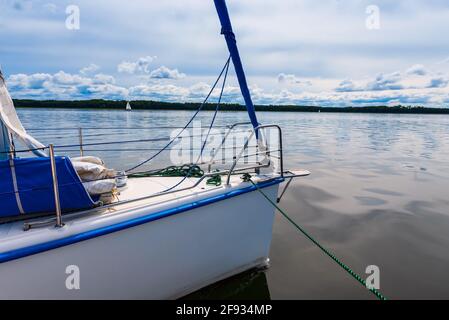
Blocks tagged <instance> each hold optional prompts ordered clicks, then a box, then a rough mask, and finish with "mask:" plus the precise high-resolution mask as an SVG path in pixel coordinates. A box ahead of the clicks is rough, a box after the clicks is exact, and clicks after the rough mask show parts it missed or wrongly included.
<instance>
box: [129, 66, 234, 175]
mask: <svg viewBox="0 0 449 320" xmlns="http://www.w3.org/2000/svg"><path fill="white" fill-rule="evenodd" d="M230 61H231V57H229V58H228V60H227V61H226V63H225V65H224V67H223V69H222V70H221V72H220V75H219V76H218V78H217V80H216V81H215V83H214V85H213V86H212V88H211V89H210V91H209V93H208V94H207V96H206V98H205V99H204V101H203V103H202V104H201V105H200V107H199V108H198V110H196V112H195V113H194V114H193V116H192V118H191V119H190V120H189V121H188V122H187V124H186V125H185V126H184V127H183V128H182V130H181V131H180V132H179V133H178V134H177V135H176V136H175V137H174V138H173V139H172V140H170V142H169V143H168V144H167V145H166V146H165V147H163V148H162V149H161V150H160V151H158V152H157V153H156V154H154V155H153V156H151V157H150V158H148V159H147V160H145V161H142V162H141V163H139V164H138V165H136V166H134V167H132V168H129V169H127V170H125V171H126V172H129V171H133V170H135V169H137V168H139V167H141V166H143V165H145V164H147V163H148V162H150V161H151V160H153V159H154V158H156V157H157V156H158V155H160V154H161V153H162V152H163V151H164V150H165V149H167V148H168V147H170V146H171V145H172V143H173V142H174V141H175V140H176V139H177V138H178V137H179V136H180V135H181V134H182V133H183V132H184V131H185V130H186V129H187V127H188V126H189V125H190V124H191V123H192V122H193V120H194V119H195V118H196V116H197V115H198V113H200V111H201V110H202V109H203V107H204V105H205V104H206V102H207V101H208V100H209V98H210V96H211V95H212V93H213V91H214V90H215V88H216V87H217V84H218V82H219V81H220V79H221V77H222V76H223V73H224V72H225V70H228V69H229V63H230Z"/></svg>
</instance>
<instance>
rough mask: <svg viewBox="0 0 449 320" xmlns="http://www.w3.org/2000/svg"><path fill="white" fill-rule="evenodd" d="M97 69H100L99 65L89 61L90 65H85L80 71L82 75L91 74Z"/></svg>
mask: <svg viewBox="0 0 449 320" xmlns="http://www.w3.org/2000/svg"><path fill="white" fill-rule="evenodd" d="M98 70H100V67H99V66H97V65H96V64H94V63H91V64H90V65H88V66H87V67H84V68H82V69H81V70H80V73H81V74H83V75H88V74H92V73H95V72H97V71H98Z"/></svg>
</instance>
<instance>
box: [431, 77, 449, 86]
mask: <svg viewBox="0 0 449 320" xmlns="http://www.w3.org/2000/svg"><path fill="white" fill-rule="evenodd" d="M448 84H449V79H448V78H445V77H438V78H433V79H431V80H430V84H429V86H428V88H446V87H447V85H448Z"/></svg>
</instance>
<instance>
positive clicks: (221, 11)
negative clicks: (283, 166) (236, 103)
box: [214, 0, 259, 134]
mask: <svg viewBox="0 0 449 320" xmlns="http://www.w3.org/2000/svg"><path fill="white" fill-rule="evenodd" d="M214 2H215V7H216V8H217V12H218V17H219V18H220V22H221V34H223V35H224V36H225V39H226V43H227V45H228V49H229V53H230V54H231V58H232V63H233V64H234V68H235V73H236V74H237V79H238V81H239V85H240V90H241V91H242V95H243V99H245V105H246V109H247V110H248V114H249V118H250V119H251V123H252V125H253V127H254V128H256V127H258V126H259V122H258V121H257V116H256V112H255V109H254V104H253V101H252V99H251V94H250V93H249V89H248V83H247V82H246V76H245V71H244V70H243V65H242V60H241V59H240V54H239V50H238V48H237V41H236V39H235V34H234V32H233V31H232V25H231V19H230V18H229V13H228V8H227V7H226V2H225V0H214ZM256 134H257V132H256Z"/></svg>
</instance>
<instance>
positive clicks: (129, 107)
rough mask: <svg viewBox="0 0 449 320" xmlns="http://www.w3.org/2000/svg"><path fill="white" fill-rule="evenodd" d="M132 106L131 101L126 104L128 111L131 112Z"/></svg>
mask: <svg viewBox="0 0 449 320" xmlns="http://www.w3.org/2000/svg"><path fill="white" fill-rule="evenodd" d="M131 110H132V109H131V105H130V104H129V101H128V102H127V103H126V111H131Z"/></svg>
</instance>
